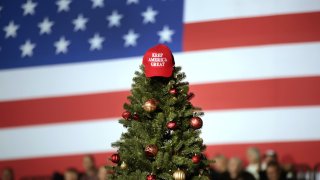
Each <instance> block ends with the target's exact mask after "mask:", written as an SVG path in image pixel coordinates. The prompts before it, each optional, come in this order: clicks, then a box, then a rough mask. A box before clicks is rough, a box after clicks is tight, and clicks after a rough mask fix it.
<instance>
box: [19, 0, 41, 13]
mask: <svg viewBox="0 0 320 180" xmlns="http://www.w3.org/2000/svg"><path fill="white" fill-rule="evenodd" d="M37 4H38V3H35V2H32V0H28V1H27V2H26V3H24V4H22V6H21V8H22V9H23V15H24V16H26V15H28V14H30V15H33V14H34V8H36V6H37Z"/></svg>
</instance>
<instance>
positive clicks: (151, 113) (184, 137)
mask: <svg viewBox="0 0 320 180" xmlns="http://www.w3.org/2000/svg"><path fill="white" fill-rule="evenodd" d="M185 77H186V76H185V74H184V73H183V72H181V67H175V66H174V58H173V55H172V53H171V50H170V49H169V48H168V47H167V46H165V45H161V44H160V45H157V46H155V47H153V48H150V49H149V50H148V51H147V52H146V54H145V55H144V57H143V65H141V67H140V71H136V72H135V77H134V78H133V84H132V89H131V95H130V96H128V103H125V104H124V109H125V111H124V112H123V114H122V119H120V120H119V123H121V124H122V125H123V126H124V127H125V128H126V130H127V131H126V132H125V133H123V134H122V136H121V138H120V140H119V141H117V142H115V143H113V144H112V146H113V147H115V148H117V149H118V150H117V153H115V154H113V155H112V156H111V157H110V160H111V161H112V162H113V163H114V166H109V167H108V169H109V170H110V174H109V179H133V180H141V179H175V180H182V179H210V178H209V168H208V166H209V163H210V161H209V160H207V159H206V158H205V156H204V155H203V151H204V150H205V146H204V145H203V140H202V139H201V138H200V137H199V135H200V133H201V131H200V129H201V127H202V119H201V118H200V117H199V116H200V115H202V114H203V113H202V112H201V111H200V109H199V108H197V107H194V106H193V105H192V104H191V103H190V99H191V98H192V97H193V96H194V94H193V93H190V92H189V84H188V82H184V81H183V80H184V79H185Z"/></svg>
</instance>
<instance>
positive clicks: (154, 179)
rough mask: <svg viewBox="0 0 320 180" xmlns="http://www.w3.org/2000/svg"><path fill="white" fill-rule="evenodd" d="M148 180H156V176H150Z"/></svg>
mask: <svg viewBox="0 0 320 180" xmlns="http://www.w3.org/2000/svg"><path fill="white" fill-rule="evenodd" d="M146 180H156V175H154V174H148V175H147V178H146Z"/></svg>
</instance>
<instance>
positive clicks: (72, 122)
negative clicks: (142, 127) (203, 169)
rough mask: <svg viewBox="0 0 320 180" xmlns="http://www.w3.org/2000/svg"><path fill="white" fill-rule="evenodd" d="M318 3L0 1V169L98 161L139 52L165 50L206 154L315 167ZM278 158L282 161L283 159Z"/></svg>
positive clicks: (319, 102)
mask: <svg viewBox="0 0 320 180" xmlns="http://www.w3.org/2000/svg"><path fill="white" fill-rule="evenodd" d="M319 22H320V1H318V0H304V1H300V0H282V1H278V0H268V1H255V0H246V1H241V0H223V1H211V0H200V1H195V0H186V1H180V0H154V1H149V0H148V1H147V0H140V1H139V0H91V1H90V0H83V1H75V0H55V1H39V0H22V1H9V0H2V1H1V2H0V28H1V32H0V120H1V121H0V168H2V167H7V166H9V167H13V168H14V170H15V172H16V175H17V177H18V178H19V177H25V176H33V175H49V174H51V173H52V172H53V171H54V170H58V171H63V170H65V169H66V168H67V167H76V168H79V169H81V157H82V156H83V154H87V153H90V154H94V155H95V157H96V160H97V163H98V164H99V165H102V164H104V163H105V162H106V159H107V157H108V156H109V154H110V153H112V152H113V151H114V149H112V148H111V145H110V143H111V142H113V141H115V140H117V139H118V138H119V137H120V135H121V132H122V131H123V128H122V127H121V125H120V124H118V123H117V119H118V118H119V117H120V114H121V113H122V111H123V109H122V104H123V103H124V102H125V101H126V96H127V95H128V94H129V89H130V85H131V82H132V77H133V75H134V71H135V70H137V69H138V67H139V65H140V64H141V61H142V58H141V57H142V55H143V53H144V52H145V51H146V50H147V49H148V48H149V47H151V46H153V45H155V44H157V43H166V44H167V45H169V46H170V47H171V48H172V50H173V51H174V55H175V59H176V65H178V66H182V67H183V71H185V72H186V74H187V80H188V81H189V82H190V84H191V91H192V92H194V93H195V94H196V96H195V98H194V99H193V101H192V102H193V104H195V105H196V106H200V107H202V108H203V109H204V111H205V112H206V115H205V116H204V118H203V119H204V126H203V129H202V131H203V133H202V137H203V139H204V142H205V143H206V144H207V145H208V149H207V151H206V153H207V154H208V155H209V156H212V155H214V154H217V153H222V154H225V155H228V156H240V157H243V156H244V154H245V150H246V148H247V147H249V146H251V145H254V146H256V147H259V148H260V149H261V150H262V151H265V150H266V149H269V148H271V149H275V150H276V151H277V152H278V153H279V155H280V157H281V158H284V159H286V160H288V159H289V160H290V161H293V162H296V163H307V164H309V165H311V166H313V165H314V164H316V163H319V162H320V156H319V152H320V131H319V127H320V121H319V117H320V23H319ZM282 160H283V159H282Z"/></svg>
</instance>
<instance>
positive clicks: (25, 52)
mask: <svg viewBox="0 0 320 180" xmlns="http://www.w3.org/2000/svg"><path fill="white" fill-rule="evenodd" d="M35 47H36V44H34V43H31V42H30V40H26V42H25V43H24V44H23V45H21V46H20V50H21V57H25V56H29V57H31V56H32V55H33V49H34V48H35Z"/></svg>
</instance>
